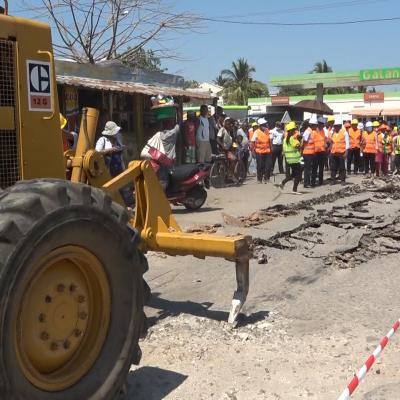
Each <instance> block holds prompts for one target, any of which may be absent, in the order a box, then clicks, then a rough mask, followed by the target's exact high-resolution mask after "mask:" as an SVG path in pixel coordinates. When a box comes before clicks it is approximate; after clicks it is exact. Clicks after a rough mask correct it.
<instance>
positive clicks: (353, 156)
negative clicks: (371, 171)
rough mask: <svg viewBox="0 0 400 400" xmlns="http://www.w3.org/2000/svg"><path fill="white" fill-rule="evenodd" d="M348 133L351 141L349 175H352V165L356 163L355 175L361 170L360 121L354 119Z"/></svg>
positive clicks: (348, 156) (348, 163)
mask: <svg viewBox="0 0 400 400" xmlns="http://www.w3.org/2000/svg"><path fill="white" fill-rule="evenodd" d="M347 132H348V134H349V139H350V149H349V152H348V154H347V173H348V174H350V173H351V164H353V163H354V167H353V171H354V173H355V174H357V172H358V171H359V168H360V146H361V131H360V130H359V129H358V119H356V118H354V119H352V121H351V126H350V128H349V129H348V131H347Z"/></svg>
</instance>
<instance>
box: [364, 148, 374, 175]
mask: <svg viewBox="0 0 400 400" xmlns="http://www.w3.org/2000/svg"><path fill="white" fill-rule="evenodd" d="M370 170H371V173H372V174H373V173H375V153H364V174H368V173H369V171H370Z"/></svg>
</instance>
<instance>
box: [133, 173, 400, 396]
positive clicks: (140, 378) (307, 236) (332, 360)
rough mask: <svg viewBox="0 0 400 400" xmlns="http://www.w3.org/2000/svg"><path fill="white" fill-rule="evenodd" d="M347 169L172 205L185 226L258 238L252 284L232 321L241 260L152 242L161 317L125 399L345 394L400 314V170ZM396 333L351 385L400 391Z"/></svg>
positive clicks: (366, 391)
mask: <svg viewBox="0 0 400 400" xmlns="http://www.w3.org/2000/svg"><path fill="white" fill-rule="evenodd" d="M278 181H280V177H279V176H278V178H277V182H278ZM348 182H349V185H347V186H345V187H342V186H340V185H334V186H330V185H324V186H323V187H318V188H316V189H314V190H311V189H303V188H302V187H301V190H302V191H303V192H304V194H303V195H302V196H295V195H293V194H291V193H290V190H291V185H290V183H289V184H288V186H287V188H285V190H283V191H280V190H279V189H278V188H277V187H275V186H274V185H273V182H272V183H270V184H267V185H258V184H256V183H255V181H254V179H252V178H251V179H249V180H248V182H246V184H245V185H243V186H241V187H230V188H224V189H218V190H217V189H211V190H210V191H209V198H208V200H207V204H206V206H205V207H204V208H203V209H202V210H200V211H199V212H197V213H188V212H186V211H184V210H183V209H181V208H179V207H177V208H175V209H174V214H175V216H176V218H177V220H178V222H179V223H180V224H181V226H182V227H183V228H185V229H187V228H191V229H193V228H195V229H200V230H201V229H205V227H204V225H208V226H209V227H208V228H210V227H211V230H212V231H217V233H228V234H232V233H239V232H240V233H243V234H248V235H251V236H252V237H253V245H254V251H255V258H254V259H252V260H251V264H250V292H249V296H248V299H247V302H246V304H245V307H244V309H243V315H241V318H240V321H239V326H238V327H237V328H236V329H231V328H230V326H228V324H227V323H226V320H227V317H228V312H229V307H230V302H231V298H232V294H233V291H234V289H235V274H234V264H233V263H230V262H228V261H225V260H220V259H213V258H207V259H206V260H198V259H195V258H193V257H167V256H165V255H162V254H156V253H150V254H148V259H149V265H150V270H149V272H148V273H147V274H146V280H147V281H148V283H149V285H150V287H151V289H152V292H153V299H152V301H151V304H150V306H149V307H147V309H146V313H147V315H148V316H149V321H150V325H151V327H150V329H149V334H148V337H147V338H146V339H145V340H143V341H142V342H141V348H142V351H143V358H142V362H141V365H140V366H138V367H134V366H133V367H132V371H131V373H130V375H129V378H128V395H127V396H126V397H127V399H140V400H160V399H169V400H172V399H193V400H197V399H216V400H220V399H221V400H222V399H228V400H229V399H230V400H252V399H255V400H256V399H285V400H286V399H326V400H329V399H332V400H334V399H337V398H338V396H339V395H340V393H341V392H342V390H343V389H344V388H345V386H346V384H347V383H348V381H349V380H350V379H351V377H352V376H353V373H355V372H356V371H357V370H358V369H359V368H360V367H361V366H362V364H363V362H364V361H365V360H366V358H367V357H368V356H369V354H370V353H371V352H372V351H373V349H374V348H375V346H376V345H377V344H378V343H379V340H380V338H381V337H382V336H383V335H385V334H386V333H387V332H388V331H389V329H390V327H391V326H392V324H393V323H394V322H395V321H396V319H398V318H399V317H400V315H399V311H398V308H397V304H400V291H399V290H398V288H399V286H400V274H399V270H398V268H399V255H398V250H399V249H400V224H399V221H400V214H399V211H400V201H399V199H400V190H399V188H400V182H399V181H398V180H396V181H393V182H392V183H390V182H389V183H388V182H384V181H382V180H375V181H371V180H368V181H365V180H363V178H362V177H361V176H355V177H354V176H353V177H351V178H349V179H348ZM222 213H225V217H223V214H222ZM249 216H250V218H246V217H249ZM242 217H243V218H242ZM266 260H267V262H266V263H265V261H266ZM259 261H260V262H264V263H259ZM399 343H400V339H399V338H398V337H397V336H394V337H393V339H392V341H391V342H390V344H389V345H388V346H387V347H386V348H385V350H384V351H383V353H382V355H381V357H380V358H379V359H378V361H377V362H376V363H375V365H374V366H373V368H372V370H371V371H370V372H369V373H368V374H367V377H366V379H365V381H364V382H363V383H362V384H361V385H360V387H359V388H358V389H357V390H356V392H355V394H354V396H353V397H352V398H354V399H368V400H384V399H385V400H386V399H398V398H400V395H399V394H398V392H399V389H400V377H399V375H398V371H399V369H400V346H399Z"/></svg>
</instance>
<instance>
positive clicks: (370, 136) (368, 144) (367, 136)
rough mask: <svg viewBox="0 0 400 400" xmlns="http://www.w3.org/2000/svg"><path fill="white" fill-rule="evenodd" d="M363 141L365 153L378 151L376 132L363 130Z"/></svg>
mask: <svg viewBox="0 0 400 400" xmlns="http://www.w3.org/2000/svg"><path fill="white" fill-rule="evenodd" d="M362 138H363V142H364V150H363V153H367V154H375V153H376V148H375V132H374V131H372V132H367V131H365V132H363V135H362Z"/></svg>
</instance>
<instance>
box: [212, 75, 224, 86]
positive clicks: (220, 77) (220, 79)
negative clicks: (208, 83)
mask: <svg viewBox="0 0 400 400" xmlns="http://www.w3.org/2000/svg"><path fill="white" fill-rule="evenodd" d="M226 81H227V78H226V77H225V76H224V75H222V74H219V75H218V76H217V77H216V78H215V79H214V80H213V83H215V84H216V85H218V86H221V87H225V85H226Z"/></svg>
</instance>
